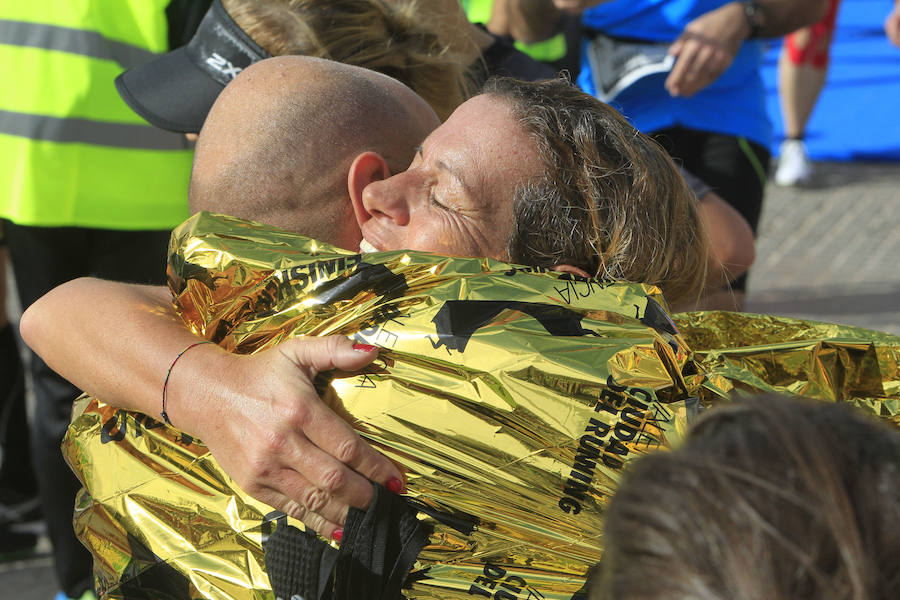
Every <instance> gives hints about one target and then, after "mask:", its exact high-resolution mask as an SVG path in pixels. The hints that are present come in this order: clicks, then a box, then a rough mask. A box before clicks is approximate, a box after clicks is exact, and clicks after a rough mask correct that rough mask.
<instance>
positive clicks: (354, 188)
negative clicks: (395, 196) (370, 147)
mask: <svg viewBox="0 0 900 600" xmlns="http://www.w3.org/2000/svg"><path fill="white" fill-rule="evenodd" d="M390 176H391V170H390V168H389V167H388V164H387V161H385V160H384V158H383V157H382V156H381V155H380V154H378V153H377V152H371V151H369V152H363V153H362V154H360V155H358V156H357V157H356V158H354V159H353V162H352V163H350V172H349V173H348V174H347V192H348V193H349V194H350V201H351V202H352V203H353V210H354V211H357V212H358V210H359V209H360V208H362V206H363V203H362V197H363V190H364V189H365V187H366V186H367V185H369V184H370V183H372V182H373V181H381V180H382V179H387V178H388V177H390ZM358 216H359V215H358V214H357V217H358Z"/></svg>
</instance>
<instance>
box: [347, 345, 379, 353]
mask: <svg viewBox="0 0 900 600" xmlns="http://www.w3.org/2000/svg"><path fill="white" fill-rule="evenodd" d="M377 348H378V346H372V345H371V344H353V349H354V350H356V351H357V352H374V351H375V350H376V349H377Z"/></svg>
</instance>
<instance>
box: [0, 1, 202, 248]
mask: <svg viewBox="0 0 900 600" xmlns="http://www.w3.org/2000/svg"><path fill="white" fill-rule="evenodd" d="M169 1H170V0H41V1H40V2H3V3H2V4H0V80H2V82H3V83H2V90H3V91H2V92H0V163H2V167H0V217H3V218H7V219H9V220H11V221H13V222H15V223H18V224H20V225H32V226H78V227H94V228H101V229H124V230H134V229H169V228H172V227H174V226H175V225H177V224H178V223H180V222H181V221H183V220H184V219H185V218H186V217H187V215H188V209H187V188H188V180H189V177H190V166H191V156H192V152H191V151H190V150H189V149H188V147H187V142H186V140H185V138H184V136H183V135H180V134H175V133H170V132H167V131H163V130H161V129H157V128H155V127H153V126H151V125H149V124H147V123H146V122H145V121H144V120H143V119H142V118H141V117H139V116H138V115H137V114H135V113H134V112H132V110H131V109H130V108H129V107H128V105H126V104H125V102H123V101H122V99H121V98H120V97H119V94H118V92H116V88H115V85H114V83H113V81H114V79H115V77H116V76H117V75H118V74H119V73H121V72H122V71H124V70H125V69H127V68H129V67H133V66H136V65H138V64H141V63H143V62H146V61H148V60H150V59H151V58H153V55H154V53H160V52H165V51H167V50H168V47H167V46H168V38H167V36H168V23H167V20H166V14H165V9H166V6H167V5H168V4H169Z"/></svg>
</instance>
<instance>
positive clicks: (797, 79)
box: [774, 0, 900, 186]
mask: <svg viewBox="0 0 900 600" xmlns="http://www.w3.org/2000/svg"><path fill="white" fill-rule="evenodd" d="M839 6H840V0H828V11H827V13H826V14H825V16H824V17H823V18H822V19H821V20H820V21H818V22H816V23H814V24H812V25H810V26H808V27H803V28H802V29H798V30H797V31H794V32H792V33H789V34H788V35H787V36H785V38H784V44H783V45H782V47H781V54H780V55H779V58H778V99H779V102H780V105H781V115H782V118H783V120H784V137H785V139H784V141H783V142H782V143H781V147H780V149H779V152H778V163H777V167H776V169H775V176H774V179H775V183H776V184H778V185H783V186H791V185H808V184H810V183H812V182H813V177H814V174H815V168H814V165H813V162H812V161H811V160H810V157H809V152H808V150H807V147H806V143H805V138H806V127H807V124H808V123H809V120H810V117H811V116H812V113H813V110H814V109H815V107H816V103H817V102H818V100H819V96H820V95H821V94H822V90H823V88H824V87H825V83H826V79H827V77H828V65H829V61H830V58H831V56H830V55H831V44H832V42H833V40H834V30H835V23H836V21H837V15H838V8H839ZM898 7H900V4H898V3H895V4H894V9H893V10H892V11H891V12H890V13H889V14H888V16H887V18H886V19H885V21H884V31H885V34H886V35H887V38H888V41H890V42H891V43H892V44H894V45H895V46H898V47H900V8H898Z"/></svg>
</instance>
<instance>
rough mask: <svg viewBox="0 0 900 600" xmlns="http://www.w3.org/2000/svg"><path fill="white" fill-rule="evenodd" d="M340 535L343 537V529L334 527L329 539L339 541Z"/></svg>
mask: <svg viewBox="0 0 900 600" xmlns="http://www.w3.org/2000/svg"><path fill="white" fill-rule="evenodd" d="M342 537H344V530H343V529H336V530H335V532H334V533H332V534H331V539H333V540H334V541H336V542H340V541H341V538H342Z"/></svg>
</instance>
